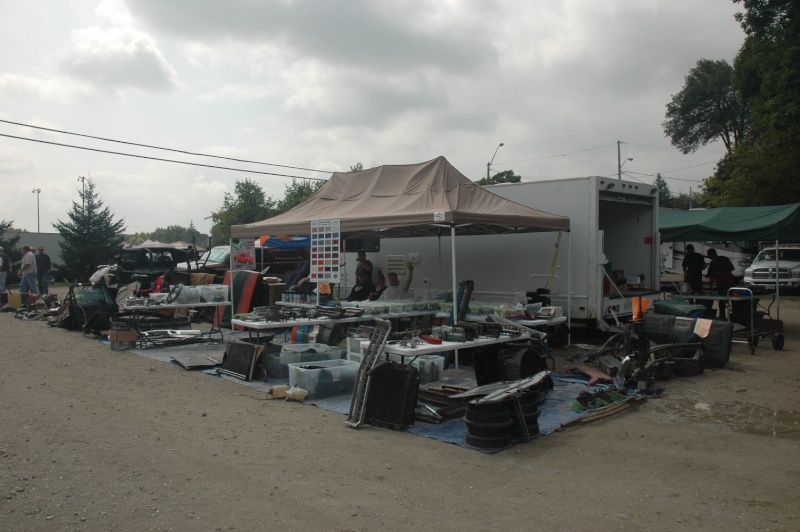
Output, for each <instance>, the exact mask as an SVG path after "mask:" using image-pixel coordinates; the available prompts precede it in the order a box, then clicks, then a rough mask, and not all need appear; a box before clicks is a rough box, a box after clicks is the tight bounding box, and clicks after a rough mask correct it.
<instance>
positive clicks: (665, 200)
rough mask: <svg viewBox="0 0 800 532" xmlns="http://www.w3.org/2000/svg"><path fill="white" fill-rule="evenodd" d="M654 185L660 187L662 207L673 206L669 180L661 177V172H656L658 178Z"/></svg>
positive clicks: (659, 197)
mask: <svg viewBox="0 0 800 532" xmlns="http://www.w3.org/2000/svg"><path fill="white" fill-rule="evenodd" d="M653 185H655V186H656V188H658V204H659V205H661V206H662V207H671V206H672V205H671V204H672V191H671V190H670V189H669V185H668V184H667V180H666V179H664V178H663V177H661V174H656V180H655V181H653Z"/></svg>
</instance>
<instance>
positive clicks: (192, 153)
mask: <svg viewBox="0 0 800 532" xmlns="http://www.w3.org/2000/svg"><path fill="white" fill-rule="evenodd" d="M0 122H2V123H4V124H13V125H15V126H23V127H30V128H33V129H41V130H42V131H50V132H53V133H62V134H64V135H73V136H76V137H83V138H87V139H94V140H102V141H105V142H115V143H117V144H127V145H129V146H138V147H140V148H151V149H154V150H163V151H171V152H175V153H183V154H185V155H194V156H197V157H211V158H213V159H224V160H226V161H234V162H237V163H249V164H261V165H265V166H276V167H278V168H288V169H290V170H303V171H306V172H320V173H324V174H329V173H331V172H329V171H326V170H315V169H313V168H301V167H298V166H286V165H283V164H274V163H262V162H259V161H249V160H247V159H236V158H234V157H223V156H221V155H209V154H207V153H197V152H191V151H185V150H178V149H175V148H163V147H161V146H152V145H150V144H139V143H136V142H128V141H124V140H116V139H109V138H105V137H95V136H93V135H85V134H83V133H73V132H71V131H63V130H60V129H51V128H47V127H41V126H34V125H31V124H22V123H20V122H12V121H11V120H2V119H0ZM3 136H9V135H3ZM12 138H22V137H12ZM53 144H56V143H53ZM60 146H69V145H68V144H60ZM70 147H71V146H70ZM86 149H89V148H86ZM96 151H103V150H96ZM107 153H115V152H107ZM156 160H167V161H169V160H168V159H156ZM169 162H176V161H169ZM198 166H205V165H198ZM209 168H219V167H216V166H211V167H209ZM242 171H244V170H242ZM254 173H263V172H254ZM267 175H281V174H267ZM300 179H312V178H310V177H308V178H300Z"/></svg>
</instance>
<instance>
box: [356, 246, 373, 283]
mask: <svg viewBox="0 0 800 532" xmlns="http://www.w3.org/2000/svg"><path fill="white" fill-rule="evenodd" d="M362 273H363V274H365V275H366V276H367V280H368V281H369V282H370V283H372V261H370V260H369V259H368V258H367V252H366V251H364V250H363V249H361V250H359V251H358V258H356V278H358V276H359V275H361V274H362Z"/></svg>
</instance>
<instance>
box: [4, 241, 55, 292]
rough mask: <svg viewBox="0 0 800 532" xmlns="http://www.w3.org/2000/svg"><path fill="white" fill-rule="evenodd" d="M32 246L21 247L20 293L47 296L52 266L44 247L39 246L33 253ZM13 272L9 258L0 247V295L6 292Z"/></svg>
mask: <svg viewBox="0 0 800 532" xmlns="http://www.w3.org/2000/svg"><path fill="white" fill-rule="evenodd" d="M33 250H34V248H33V246H22V261H21V262H20V267H19V272H18V273H17V275H18V276H19V278H20V282H19V291H20V293H31V294H48V293H49V292H50V287H49V286H48V282H47V279H48V275H49V274H50V270H52V268H53V265H52V264H51V262H50V256H49V255H48V254H47V253H45V252H44V247H42V246H39V249H38V251H39V252H38V253H36V254H34V253H33ZM13 272H14V266H13V264H12V262H11V257H9V256H8V254H7V253H6V252H5V250H4V249H3V248H2V247H0V293H2V292H5V291H6V286H7V283H8V279H9V277H10V276H11V274H12V273H13Z"/></svg>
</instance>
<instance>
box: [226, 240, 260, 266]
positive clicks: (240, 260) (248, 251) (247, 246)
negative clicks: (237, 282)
mask: <svg viewBox="0 0 800 532" xmlns="http://www.w3.org/2000/svg"><path fill="white" fill-rule="evenodd" d="M256 268H257V265H256V239H255V238H234V239H232V240H231V271H238V270H255V269H256Z"/></svg>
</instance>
